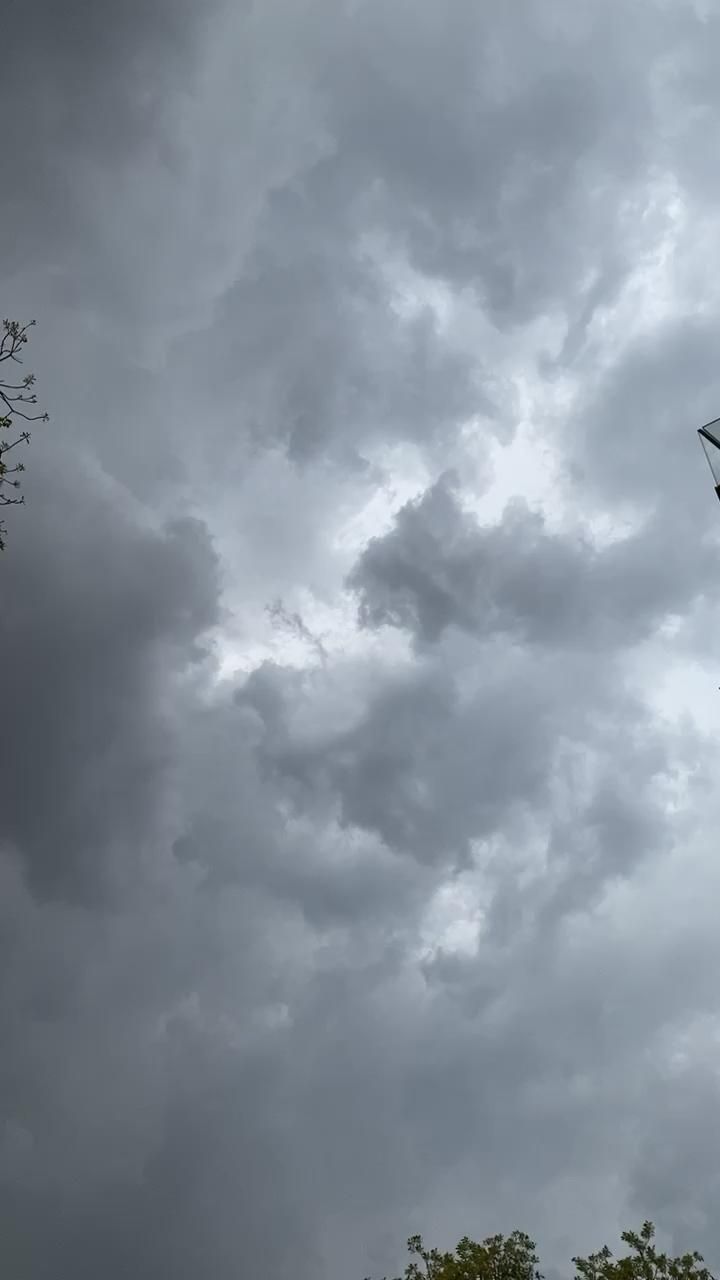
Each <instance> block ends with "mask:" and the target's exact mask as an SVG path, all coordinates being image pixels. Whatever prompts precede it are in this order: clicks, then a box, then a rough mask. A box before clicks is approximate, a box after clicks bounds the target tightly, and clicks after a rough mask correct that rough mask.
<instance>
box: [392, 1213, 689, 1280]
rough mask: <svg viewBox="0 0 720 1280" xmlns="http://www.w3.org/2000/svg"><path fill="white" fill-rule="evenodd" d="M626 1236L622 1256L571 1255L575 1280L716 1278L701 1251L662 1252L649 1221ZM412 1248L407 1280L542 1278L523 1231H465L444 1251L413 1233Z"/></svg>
mask: <svg viewBox="0 0 720 1280" xmlns="http://www.w3.org/2000/svg"><path fill="white" fill-rule="evenodd" d="M622 1240H623V1243H624V1244H626V1245H628V1246H629V1252H628V1253H627V1254H625V1255H624V1256H623V1257H619V1258H616V1257H614V1255H613V1254H612V1252H611V1251H610V1249H609V1248H608V1247H607V1245H606V1246H605V1247H604V1248H602V1249H601V1250H600V1251H599V1252H598V1253H591V1254H590V1255H589V1256H588V1257H587V1258H573V1259H572V1261H573V1264H574V1267H575V1280H714V1277H713V1276H712V1275H711V1273H710V1271H709V1270H708V1268H707V1267H706V1266H705V1264H704V1260H703V1258H702V1255H701V1254H699V1253H684V1254H681V1255H680V1256H679V1257H676V1258H674V1257H670V1256H669V1255H668V1254H666V1253H660V1252H658V1250H657V1249H656V1247H655V1243H654V1241H655V1228H654V1226H653V1224H652V1223H651V1222H645V1223H644V1224H643V1226H642V1228H641V1230H640V1231H639V1232H636V1231H625V1232H623V1235H622ZM408 1250H409V1252H410V1257H411V1260H410V1262H409V1263H408V1265H407V1266H406V1268H405V1273H404V1280H543V1278H542V1276H541V1274H540V1272H539V1270H538V1256H537V1253H536V1246H535V1242H534V1241H533V1240H531V1239H530V1237H529V1236H527V1235H525V1234H524V1233H523V1232H521V1231H513V1233H512V1235H509V1236H502V1235H498V1236H489V1237H488V1238H487V1239H486V1240H483V1241H482V1242H481V1243H478V1242H477V1241H475V1240H471V1239H470V1238H469V1237H468V1236H465V1237H464V1238H463V1239H462V1240H461V1241H460V1242H459V1244H458V1245H457V1246H456V1248H455V1249H454V1250H451V1251H449V1252H446V1253H442V1252H441V1251H440V1250H438V1249H428V1248H426V1246H425V1244H424V1243H423V1239H422V1237H421V1236H411V1237H410V1239H409V1240H408ZM396 1280H402V1278H401V1277H396Z"/></svg>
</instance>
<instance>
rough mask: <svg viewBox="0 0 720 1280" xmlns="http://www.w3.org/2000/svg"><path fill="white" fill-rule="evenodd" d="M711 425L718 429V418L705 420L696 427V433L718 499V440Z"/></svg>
mask: <svg viewBox="0 0 720 1280" xmlns="http://www.w3.org/2000/svg"><path fill="white" fill-rule="evenodd" d="M711 427H716V428H717V429H718V431H720V418H713V420H712V422H706V423H705V426H704V427H698V435H699V437H700V444H701V445H702V447H703V453H704V454H705V457H706V458H707V464H708V466H709V468H710V472H711V474H712V478H713V483H714V485H715V492H716V494H717V496H718V499H720V440H719V439H718V437H717V436H716V435H714V434H713V432H712V431H711V430H710V428H711ZM708 446H709V447H708Z"/></svg>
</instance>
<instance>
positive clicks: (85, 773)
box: [0, 449, 218, 896]
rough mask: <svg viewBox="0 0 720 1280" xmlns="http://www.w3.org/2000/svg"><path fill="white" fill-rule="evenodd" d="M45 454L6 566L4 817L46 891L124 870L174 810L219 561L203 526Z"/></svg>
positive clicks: (9, 838) (69, 888) (5, 829)
mask: <svg viewBox="0 0 720 1280" xmlns="http://www.w3.org/2000/svg"><path fill="white" fill-rule="evenodd" d="M35 464H36V465H35V467H34V471H33V482H32V497H31V501H32V505H31V506H29V507H27V508H26V510H23V511H21V512H19V513H18V519H17V520H15V521H14V522H13V531H12V532H13V553H12V556H8V557H7V563H6V564H4V565H3V575H4V585H5V593H6V594H5V601H6V602H5V606H4V609H3V615H2V620H1V622H0V653H1V661H2V666H3V671H4V676H5V681H6V688H5V693H4V705H5V712H6V715H7V716H8V717H9V720H10V722H11V723H12V724H13V726H14V731H13V744H12V750H11V751H10V752H9V753H8V755H7V758H6V761H5V765H4V768H3V771H2V773H3V778H2V811H3V817H2V823H1V824H0V825H1V829H2V838H3V841H4V842H5V843H7V844H9V845H10V846H12V847H13V848H15V849H16V850H17V851H18V854H19V856H20V857H21V858H22V860H23V862H24V864H25V866H26V868H27V871H28V875H29V876H30V879H31V882H32V883H33V885H34V886H35V887H36V888H37V889H38V891H40V892H41V893H43V892H48V893H53V894H55V893H57V894H60V895H63V894H64V893H69V894H70V895H71V896H75V895H76V894H78V893H79V894H80V895H81V896H82V895H83V894H84V893H86V892H87V893H90V894H92V893H94V892H97V891H102V889H103V886H104V885H105V887H108V886H107V884H105V882H106V878H107V877H110V882H111V883H112V881H113V880H114V878H115V877H116V876H118V875H119V876H120V877H121V880H120V883H122V882H123V881H125V880H126V879H127V878H128V877H129V876H130V867H131V866H133V865H135V864H136V859H137V858H138V857H139V856H141V854H142V849H143V846H144V845H145V844H146V842H147V841H148V840H150V841H152V836H151V834H150V833H151V831H152V830H153V829H156V824H157V823H160V826H161V827H162V824H163V823H164V822H165V821H166V818H165V815H164V814H163V812H162V805H161V803H160V804H159V801H160V797H161V796H162V793H163V790H164V787H165V783H166V779H167V771H168V766H169V764H170V759H171V747H170V743H171V738H172V732H173V725H172V699H173V697H174V696H175V689H176V688H177V690H178V692H179V691H180V684H179V682H180V680H181V678H182V676H183V672H184V671H185V670H187V669H188V667H189V668H192V666H193V664H197V663H198V662H199V660H200V659H201V658H202V656H203V648H202V640H203V637H204V635H205V633H206V632H207V631H208V630H209V628H210V627H211V626H212V625H213V624H214V623H215V622H216V621H217V618H218V613H217V584H216V565H215V561H214V556H213V551H212V547H211V545H210V542H209V539H208V536H207V530H206V529H205V528H204V527H203V526H202V525H201V524H200V523H199V522H197V521H193V520H189V519H186V520H178V521H177V522H175V523H174V524H172V525H170V526H168V527H166V528H165V529H163V530H154V529H152V527H145V528H143V527H142V525H140V524H138V523H136V522H135V521H134V520H133V518H132V516H131V515H130V514H126V513H125V512H123V510H122V508H119V509H118V507H117V505H116V502H114V501H113V494H112V491H110V492H105V493H103V492H102V490H100V491H99V492H98V491H93V488H92V487H91V481H90V480H89V479H86V478H85V477H84V476H83V471H82V468H81V467H80V468H72V467H70V466H69V465H68V462H67V460H66V459H65V458H63V456H62V454H61V452H60V451H59V450H54V449H46V450H45V452H44V454H43V455H40V456H37V457H36V459H35ZM26 511H27V513H29V515H30V518H29V519H27V520H25V519H24V516H25V514H26ZM60 531H61V532H60ZM128 857H129V858H130V863H128V861H127V859H128ZM118 887H119V885H114V886H113V888H114V889H117V888H118Z"/></svg>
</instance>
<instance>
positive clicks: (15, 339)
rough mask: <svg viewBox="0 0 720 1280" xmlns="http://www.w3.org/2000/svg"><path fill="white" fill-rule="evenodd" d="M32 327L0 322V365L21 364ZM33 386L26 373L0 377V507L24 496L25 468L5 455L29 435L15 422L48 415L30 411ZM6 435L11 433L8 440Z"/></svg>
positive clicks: (0, 535)
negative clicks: (22, 477) (12, 379)
mask: <svg viewBox="0 0 720 1280" xmlns="http://www.w3.org/2000/svg"><path fill="white" fill-rule="evenodd" d="M34 324H35V321H34V320H31V321H30V322H29V323H28V324H20V323H19V322H18V321H17V320H3V323H2V338H1V339H0V364H5V363H10V362H12V363H14V364H22V357H21V354H20V353H21V351H22V349H23V347H24V346H25V344H26V343H27V340H28V329H32V327H33V325H34ZM2 372H4V370H3V371H2ZM8 372H9V370H8ZM34 385H35V375H34V374H32V373H26V374H25V375H24V376H23V377H21V378H20V379H19V381H17V382H10V381H8V380H7V379H5V378H3V377H0V507H16V506H21V505H22V503H24V501H25V498H24V495H23V494H21V493H20V481H19V479H18V476H19V475H20V474H21V473H22V472H23V471H24V470H25V466H24V464H23V463H22V462H16V461H15V459H14V458H11V459H10V461H9V462H8V461H7V455H8V454H9V453H10V451H11V450H12V449H15V448H16V447H17V446H18V445H19V444H28V443H29V441H30V432H29V431H28V430H27V428H26V427H24V428H23V429H22V430H18V429H17V428H18V421H21V422H47V421H48V418H49V415H48V414H47V413H34V412H33V409H34V406H35V405H36V404H37V396H36V394H35V392H34V391H33V390H32V388H33V386H34ZM14 432H16V434H13V433H14ZM6 433H9V434H10V436H11V438H10V439H9V438H8V435H7V434H6ZM4 547H5V521H4V520H0V551H2V550H3V549H4Z"/></svg>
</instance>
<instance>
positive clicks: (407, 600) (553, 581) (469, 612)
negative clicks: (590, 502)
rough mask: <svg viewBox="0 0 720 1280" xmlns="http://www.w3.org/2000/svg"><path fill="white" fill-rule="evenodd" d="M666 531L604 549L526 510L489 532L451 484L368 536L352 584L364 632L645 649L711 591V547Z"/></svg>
mask: <svg viewBox="0 0 720 1280" xmlns="http://www.w3.org/2000/svg"><path fill="white" fill-rule="evenodd" d="M668 525H669V526H670V528H672V520H670V521H668V522H666V521H665V518H664V514H663V515H661V516H660V517H659V518H657V519H654V520H652V521H650V522H649V523H648V524H647V525H646V526H644V527H643V528H641V530H640V532H638V533H636V534H631V535H629V536H628V537H627V538H625V539H623V540H622V541H620V542H619V543H617V542H616V543H612V544H611V545H610V546H608V547H607V548H604V549H599V550H598V549H596V548H594V547H593V545H592V543H590V542H589V541H587V540H585V539H584V538H583V537H582V535H580V534H577V535H575V536H574V537H573V536H571V535H567V534H562V533H553V532H551V531H549V530H548V529H546V527H545V525H544V521H543V518H542V517H541V516H539V515H534V514H532V513H531V512H530V511H529V510H528V509H527V508H526V507H524V506H523V505H522V504H514V505H511V506H510V507H509V508H508V509H507V510H506V512H505V514H504V516H503V519H502V521H501V522H500V523H499V524H496V525H491V526H489V527H487V528H483V527H481V526H479V525H478V523H477V522H476V520H475V519H474V518H473V517H472V516H470V515H468V514H466V513H465V512H463V510H462V508H461V506H460V503H459V501H458V498H457V497H456V495H455V492H454V490H453V485H452V481H451V480H449V479H448V478H447V477H445V478H442V479H441V480H440V481H438V482H437V483H436V484H435V485H434V486H433V487H432V488H431V489H429V490H428V491H427V492H426V493H425V494H424V495H423V496H422V497H421V498H420V499H418V500H416V501H414V502H411V503H409V504H407V505H406V506H405V507H404V508H403V509H402V510H401V511H400V512H399V513H398V516H397V518H396V521H395V524H394V527H393V529H392V530H391V531H390V532H389V533H388V534H386V535H384V536H383V537H381V538H375V539H373V540H371V542H370V543H369V545H368V547H367V548H366V550H365V551H364V552H363V553H362V555H361V557H360V559H359V561H358V563H357V564H356V566H355V567H354V569H353V570H352V572H351V574H350V576H349V579H348V584H349V586H350V587H352V588H353V589H354V590H355V591H356V592H357V594H358V597H359V616H360V620H361V622H362V624H363V625H364V626H367V627H380V626H383V625H390V626H395V627H402V628H406V629H407V630H409V631H410V632H411V633H412V634H413V636H414V637H415V638H416V640H418V641H421V642H424V643H433V642H435V641H437V639H438V638H439V637H440V636H441V634H442V633H443V631H445V630H446V628H447V627H449V626H452V625H454V626H457V627H461V628H463V629H464V630H466V631H468V632H470V633H472V634H474V635H477V636H479V637H487V636H492V635H494V634H507V635H509V636H511V637H515V638H516V639H518V640H519V641H524V642H527V643H532V644H541V645H551V646H554V645H559V646H561V647H563V648H564V647H569V646H577V645H582V646H583V647H584V648H586V649H587V648H591V649H596V650H606V649H607V648H608V646H612V645H616V644H625V645H627V644H632V643H637V641H638V640H639V639H641V638H642V637H643V635H647V634H649V633H650V631H651V630H652V629H653V628H654V627H656V626H657V625H658V623H659V622H660V621H661V620H662V618H663V617H665V616H667V615H672V614H674V613H677V612H680V611H681V610H682V609H684V608H687V607H689V606H690V605H691V603H692V601H693V598H694V597H696V596H697V595H698V594H700V593H702V591H703V590H704V583H705V572H706V570H707V566H708V562H709V561H712V560H714V558H715V552H714V550H713V549H712V546H711V545H706V546H698V545H697V543H696V544H695V545H692V546H690V545H687V544H684V543H683V542H678V540H677V538H676V536H675V531H674V530H673V533H672V535H670V536H669V530H668Z"/></svg>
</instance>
